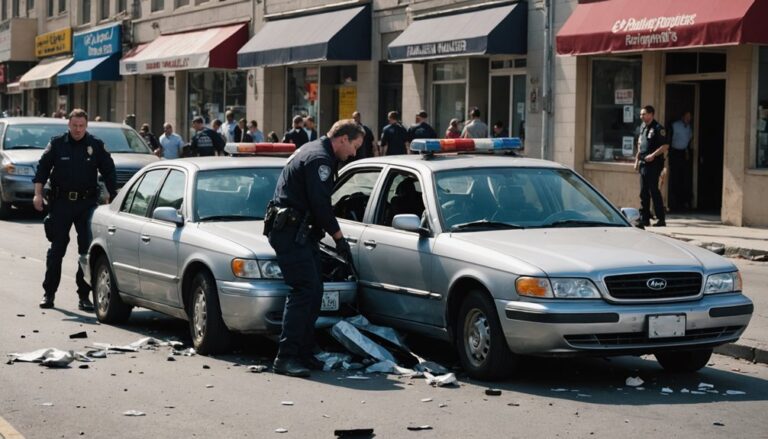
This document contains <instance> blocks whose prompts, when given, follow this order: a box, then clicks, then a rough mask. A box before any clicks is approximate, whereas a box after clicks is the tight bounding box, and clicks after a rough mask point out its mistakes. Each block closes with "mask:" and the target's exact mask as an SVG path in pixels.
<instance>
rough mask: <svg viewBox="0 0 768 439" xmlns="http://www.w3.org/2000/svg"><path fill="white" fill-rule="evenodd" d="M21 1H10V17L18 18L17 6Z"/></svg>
mask: <svg viewBox="0 0 768 439" xmlns="http://www.w3.org/2000/svg"><path fill="white" fill-rule="evenodd" d="M20 3H21V0H12V2H11V17H13V18H16V17H18V16H19V6H20Z"/></svg>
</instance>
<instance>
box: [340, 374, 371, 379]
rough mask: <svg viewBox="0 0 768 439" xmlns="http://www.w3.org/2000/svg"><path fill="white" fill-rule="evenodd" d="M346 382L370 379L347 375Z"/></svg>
mask: <svg viewBox="0 0 768 439" xmlns="http://www.w3.org/2000/svg"><path fill="white" fill-rule="evenodd" d="M345 378H346V379H348V380H370V379H371V377H367V376H363V375H347V376H346V377H345Z"/></svg>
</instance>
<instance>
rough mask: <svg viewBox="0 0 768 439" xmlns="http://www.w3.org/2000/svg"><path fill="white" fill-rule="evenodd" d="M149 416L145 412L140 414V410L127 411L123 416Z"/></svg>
mask: <svg viewBox="0 0 768 439" xmlns="http://www.w3.org/2000/svg"><path fill="white" fill-rule="evenodd" d="M146 415H147V414H146V413H144V412H140V411H138V410H127V411H124V412H123V416H146Z"/></svg>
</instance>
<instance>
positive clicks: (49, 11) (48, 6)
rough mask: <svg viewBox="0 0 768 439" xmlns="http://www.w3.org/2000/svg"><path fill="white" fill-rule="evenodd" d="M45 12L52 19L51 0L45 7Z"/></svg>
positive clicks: (52, 4)
mask: <svg viewBox="0 0 768 439" xmlns="http://www.w3.org/2000/svg"><path fill="white" fill-rule="evenodd" d="M45 10H46V12H47V15H48V16H49V17H53V15H54V12H55V9H54V3H53V0H48V2H47V3H46V5H45Z"/></svg>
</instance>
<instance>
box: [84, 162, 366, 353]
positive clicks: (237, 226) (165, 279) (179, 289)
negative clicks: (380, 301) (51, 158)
mask: <svg viewBox="0 0 768 439" xmlns="http://www.w3.org/2000/svg"><path fill="white" fill-rule="evenodd" d="M284 164H285V159H284V158H276V157H200V158H189V159H177V160H163V161H160V162H156V163H153V164H151V165H149V166H147V167H145V168H144V169H142V170H141V171H140V172H139V173H138V174H137V175H135V176H134V177H133V178H132V179H131V180H130V181H129V182H128V184H127V185H126V187H125V190H123V191H121V192H120V194H119V195H118V196H117V197H116V198H115V200H114V201H112V203H111V204H110V205H108V206H107V205H105V206H100V207H99V208H97V209H96V211H95V213H94V215H93V219H92V223H91V226H92V230H93V243H92V244H91V247H90V250H89V252H88V261H87V267H86V271H87V273H86V279H91V282H92V283H91V285H92V286H93V290H94V303H95V306H96V316H97V317H98V319H99V321H101V322H103V323H119V322H124V321H126V320H127V319H128V318H129V317H130V314H131V309H132V308H133V307H134V306H141V307H144V308H149V309H153V310H156V311H159V312H161V313H164V314H167V315H170V316H173V317H178V318H180V319H185V320H188V321H189V328H190V333H191V335H192V341H193V344H194V347H195V349H197V351H198V352H200V353H202V354H209V353H215V352H222V351H226V350H227V348H228V346H229V341H230V339H231V337H230V336H231V332H233V331H234V332H242V333H259V334H264V333H274V332H279V330H280V328H281V326H282V317H283V308H284V304H285V297H286V296H287V294H288V292H289V291H290V287H288V285H286V284H285V283H284V282H283V280H282V273H281V271H280V267H279V266H278V264H277V259H276V256H275V253H274V250H273V249H272V247H271V246H270V245H269V242H268V241H267V238H266V237H265V236H263V234H262V231H263V224H264V221H263V215H264V212H265V210H266V206H267V202H268V201H269V200H270V199H271V197H272V194H273V193H274V189H275V185H276V183H277V178H278V176H279V175H280V171H281V170H282V168H283V166H284ZM326 263H327V267H326V268H327V270H326V273H327V276H326V279H327V281H326V283H325V292H324V296H323V302H322V309H323V311H326V312H338V311H340V310H341V309H340V308H341V307H342V306H343V305H345V304H352V303H354V301H355V298H356V283H355V282H354V281H350V280H347V279H348V276H347V274H346V273H345V270H343V268H345V267H343V264H340V263H339V262H336V260H335V259H333V258H331V257H329V258H327V261H326Z"/></svg>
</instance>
